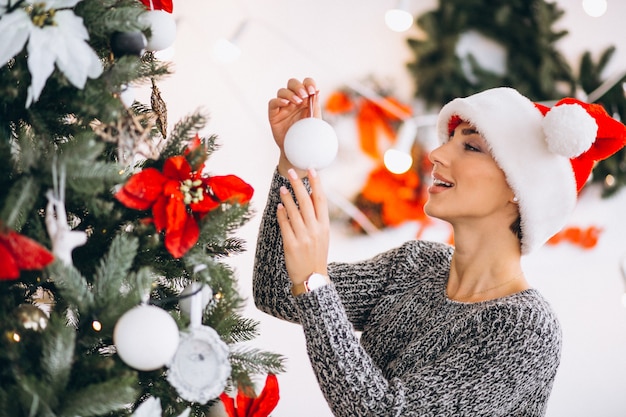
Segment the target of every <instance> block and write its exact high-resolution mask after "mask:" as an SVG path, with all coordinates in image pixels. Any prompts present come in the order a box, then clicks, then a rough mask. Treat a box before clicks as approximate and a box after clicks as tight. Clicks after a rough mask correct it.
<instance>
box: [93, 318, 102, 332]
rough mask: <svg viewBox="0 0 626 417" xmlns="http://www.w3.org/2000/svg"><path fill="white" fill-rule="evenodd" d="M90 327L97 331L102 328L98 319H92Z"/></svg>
mask: <svg viewBox="0 0 626 417" xmlns="http://www.w3.org/2000/svg"><path fill="white" fill-rule="evenodd" d="M91 328H92V329H94V330H95V331H96V332H99V331H100V330H102V323H100V322H99V321H98V320H94V321H92V322H91Z"/></svg>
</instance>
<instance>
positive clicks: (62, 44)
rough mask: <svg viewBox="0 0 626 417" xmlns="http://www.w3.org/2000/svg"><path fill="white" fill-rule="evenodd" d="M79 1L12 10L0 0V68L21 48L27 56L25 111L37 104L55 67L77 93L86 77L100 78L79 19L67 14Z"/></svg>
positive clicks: (56, 0) (53, 0) (52, 0)
mask: <svg viewBox="0 0 626 417" xmlns="http://www.w3.org/2000/svg"><path fill="white" fill-rule="evenodd" d="M80 1H81V0H46V1H39V0H37V1H34V0H25V1H24V2H23V5H22V6H21V7H20V8H17V9H14V10H12V9H11V7H10V5H9V4H8V2H7V0H0V33H2V37H1V38H0V64H2V65H4V64H5V63H7V62H8V61H9V60H10V59H12V58H13V57H15V56H16V55H17V54H18V53H20V52H21V51H22V50H23V49H24V46H25V45H26V48H27V52H28V61H27V62H28V69H29V71H30V75H31V85H30V86H29V87H28V96H27V98H26V108H28V107H30V105H31V104H32V103H34V102H36V101H37V100H39V96H40V95H41V92H42V90H43V88H44V86H45V85H46V81H47V80H48V78H49V77H50V75H51V74H52V72H53V71H54V66H55V64H56V66H57V67H58V68H59V70H60V71H61V72H62V73H63V74H64V75H65V76H66V77H67V79H68V80H69V81H70V82H71V83H72V84H73V85H74V86H75V87H77V88H79V89H82V88H83V87H84V86H85V82H86V81H87V77H89V78H97V77H99V76H100V74H102V63H101V62H100V59H99V58H98V55H97V54H96V53H95V52H94V50H93V49H91V47H90V46H89V44H88V43H87V42H86V41H87V40H88V39H89V33H88V32H87V29H86V28H85V26H84V25H83V19H82V18H80V17H78V16H76V15H75V14H74V12H73V11H72V10H71V8H73V7H74V6H75V5H76V4H77V3H79V2H80ZM27 43H28V45H27Z"/></svg>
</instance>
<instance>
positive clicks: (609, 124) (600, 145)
mask: <svg viewBox="0 0 626 417" xmlns="http://www.w3.org/2000/svg"><path fill="white" fill-rule="evenodd" d="M563 104H578V105H579V106H581V107H582V108H583V109H585V111H586V112H587V113H588V114H589V115H590V116H591V117H593V118H594V120H595V121H596V124H597V126H598V130H597V133H596V137H595V141H594V142H593V143H592V144H591V146H590V148H589V149H588V150H586V151H585V152H583V153H582V154H580V155H578V156H576V157H574V158H572V159H570V162H571V164H572V169H573V170H574V175H575V177H576V187H577V191H578V192H580V190H582V188H583V187H584V185H585V183H586V182H587V180H588V179H589V176H590V175H591V171H592V170H593V167H594V165H595V163H596V162H598V161H602V160H604V159H607V158H608V157H610V156H611V155H613V154H615V153H616V152H618V151H619V150H620V149H622V148H623V147H624V145H625V144H626V126H624V125H623V124H622V123H620V122H619V121H617V120H615V119H614V118H612V117H611V116H610V115H609V114H608V113H607V112H606V110H605V109H604V107H602V106H601V105H599V104H593V103H584V102H582V101H580V100H577V99H575V98H564V99H562V100H560V101H559V102H557V103H556V104H555V105H554V107H553V109H554V108H555V107H557V106H560V105H563ZM535 105H536V106H537V108H538V109H539V110H540V111H541V113H542V114H543V115H545V114H546V113H547V112H548V111H550V110H551V108H550V107H547V106H543V105H540V104H538V103H535Z"/></svg>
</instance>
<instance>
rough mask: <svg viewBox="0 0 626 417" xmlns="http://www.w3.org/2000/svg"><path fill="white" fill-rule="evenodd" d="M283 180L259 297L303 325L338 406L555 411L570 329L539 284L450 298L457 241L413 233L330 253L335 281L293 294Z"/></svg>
mask: <svg viewBox="0 0 626 417" xmlns="http://www.w3.org/2000/svg"><path fill="white" fill-rule="evenodd" d="M281 185H285V186H287V187H289V183H288V182H287V180H286V179H284V178H283V177H281V176H280V175H279V174H278V173H277V172H276V173H275V174H274V178H273V181H272V186H271V189H270V194H269V198H268V203H267V207H266V208H265V211H264V213H263V218H262V221H261V227H260V233H259V238H258V243H257V251H256V259H255V266H254V279H253V294H254V300H255V303H256V305H257V307H258V308H259V309H260V310H262V311H264V312H266V313H268V314H271V315H273V316H275V317H278V318H280V319H284V320H288V321H291V322H297V323H300V324H301V325H302V328H303V330H304V334H305V337H306V343H307V351H308V354H309V358H310V360H311V364H312V367H313V370H314V372H315V374H316V376H317V379H318V382H319V385H320V388H321V390H322V392H323V394H324V397H325V398H326V401H327V402H328V404H329V406H330V408H331V410H332V411H333V413H334V415H335V416H337V417H344V416H345V417H348V416H350V417H355V416H356V417H359V416H363V417H365V416H368V417H369V416H371V417H384V416H420V417H423V416H472V417H479V416H494V417H495V416H508V417H531V416H533V417H534V416H543V415H545V412H546V406H547V402H548V398H549V395H550V391H551V389H552V385H553V381H554V377H555V374H556V371H557V368H558V365H559V361H560V354H561V329H560V326H559V323H558V320H557V318H556V317H555V315H554V313H553V311H552V309H551V308H550V306H549V304H548V303H547V302H546V300H545V299H544V298H543V297H542V296H541V295H540V294H539V292H537V291H536V290H535V289H528V290H525V291H522V292H519V293H517V294H513V295H510V296H507V297H503V298H499V299H495V300H490V301H484V302H479V303H461V302H457V301H453V300H450V299H449V298H448V297H447V295H446V290H445V289H446V283H447V279H448V274H449V270H450V259H451V256H452V254H453V251H454V249H453V248H451V247H450V246H448V245H444V244H441V243H436V242H426V241H409V242H407V243H405V244H404V245H402V246H400V247H398V248H395V249H392V250H389V251H387V252H385V253H382V254H380V255H377V256H375V257H373V258H372V259H369V260H365V261H360V262H353V263H331V264H329V266H328V273H329V276H330V278H331V280H332V283H331V284H330V285H327V286H324V287H321V288H318V289H317V290H315V291H312V292H310V293H305V294H302V295H300V296H298V297H294V296H293V295H291V291H290V288H291V286H290V282H289V278H288V276H287V273H286V270H285V264H284V255H283V248H282V240H281V235H280V229H279V227H278V223H277V221H276V206H277V204H278V203H279V201H280V199H279V187H280V186H281ZM355 331H359V332H361V336H360V338H359V337H358V336H357V334H356V332H355Z"/></svg>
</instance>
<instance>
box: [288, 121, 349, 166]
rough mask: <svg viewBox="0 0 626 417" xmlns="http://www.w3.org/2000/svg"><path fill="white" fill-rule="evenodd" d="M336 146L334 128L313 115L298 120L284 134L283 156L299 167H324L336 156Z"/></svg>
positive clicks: (337, 146) (337, 144) (337, 145)
mask: <svg viewBox="0 0 626 417" xmlns="http://www.w3.org/2000/svg"><path fill="white" fill-rule="evenodd" d="M338 148H339V142H338V140H337V134H336V133H335V129H333V127H332V126H331V125H330V124H328V123H327V122H325V121H324V120H322V119H317V118H314V117H308V118H306V119H301V120H298V121H297V122H296V123H294V124H293V125H292V126H291V127H290V128H289V130H288V131H287V134H286V135H285V143H284V150H285V156H286V157H287V159H288V160H289V162H291V163H292V164H293V165H294V166H295V167H296V168H300V169H309V168H315V169H318V170H319V169H323V168H326V167H327V166H328V165H330V164H331V163H332V162H333V160H334V159H335V157H336V156H337V150H338Z"/></svg>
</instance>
